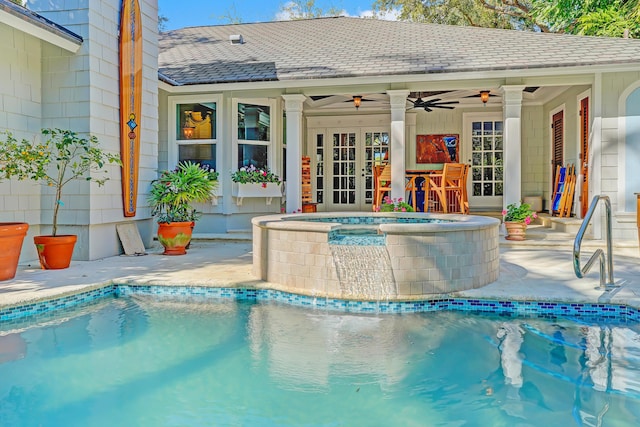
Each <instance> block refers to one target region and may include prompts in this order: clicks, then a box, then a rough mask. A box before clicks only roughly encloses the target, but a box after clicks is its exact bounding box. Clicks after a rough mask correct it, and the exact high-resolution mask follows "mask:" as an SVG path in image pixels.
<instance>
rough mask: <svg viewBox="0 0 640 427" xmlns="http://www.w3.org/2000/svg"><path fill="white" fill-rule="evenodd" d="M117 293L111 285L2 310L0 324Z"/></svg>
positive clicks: (0, 310) (114, 286)
mask: <svg viewBox="0 0 640 427" xmlns="http://www.w3.org/2000/svg"><path fill="white" fill-rule="evenodd" d="M115 291H116V285H109V286H105V287H102V288H97V289H93V290H91V291H86V292H80V293H77V294H73V295H67V296H64V297H60V298H55V299H51V300H47V301H38V302H34V303H31V304H26V305H21V306H16V307H9V308H5V309H0V322H3V321H6V320H15V319H21V318H24V317H29V316H35V315H37V314H42V313H48V312H51V311H55V310H60V309H64V308H71V307H74V306H76V305H80V304H84V303H87V302H91V301H95V300H97V299H99V298H104V297H106V296H110V295H113V294H114V293H115Z"/></svg>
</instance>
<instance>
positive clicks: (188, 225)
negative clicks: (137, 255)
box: [148, 161, 218, 255]
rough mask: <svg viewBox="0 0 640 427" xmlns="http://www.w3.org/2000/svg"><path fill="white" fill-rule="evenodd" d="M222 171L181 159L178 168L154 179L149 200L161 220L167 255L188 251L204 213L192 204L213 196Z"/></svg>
mask: <svg viewBox="0 0 640 427" xmlns="http://www.w3.org/2000/svg"><path fill="white" fill-rule="evenodd" d="M217 185H218V173H217V172H216V171H215V170H213V169H211V168H210V167H209V166H208V165H200V164H198V163H194V162H189V161H187V162H181V163H179V164H178V166H177V167H176V168H175V169H174V170H170V171H169V170H167V171H163V172H162V173H161V174H160V177H159V178H158V179H156V180H155V181H153V182H152V183H151V191H150V193H149V198H148V201H149V204H150V205H151V214H152V215H154V216H155V217H156V219H157V221H158V240H159V241H160V243H161V244H162V246H163V247H164V252H163V254H164V255H184V254H185V253H186V247H187V245H188V244H189V242H190V241H191V235H192V230H193V226H194V225H195V221H196V220H197V219H198V218H199V216H200V213H199V212H197V211H196V209H195V208H194V207H193V206H192V203H194V202H204V201H206V200H208V199H209V198H210V197H211V196H213V195H214V194H213V192H214V191H215V189H216V188H217Z"/></svg>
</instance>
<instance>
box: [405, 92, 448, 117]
mask: <svg viewBox="0 0 640 427" xmlns="http://www.w3.org/2000/svg"><path fill="white" fill-rule="evenodd" d="M408 101H409V102H410V103H412V104H413V107H412V108H424V111H426V112H429V113H430V112H432V111H433V109H434V108H443V109H446V110H453V109H454V108H455V107H452V106H451V104H458V103H459V102H458V101H443V100H442V99H441V98H435V99H427V100H423V99H422V97H421V96H420V94H418V98H416V100H415V101H412V100H411V99H409V100H408Z"/></svg>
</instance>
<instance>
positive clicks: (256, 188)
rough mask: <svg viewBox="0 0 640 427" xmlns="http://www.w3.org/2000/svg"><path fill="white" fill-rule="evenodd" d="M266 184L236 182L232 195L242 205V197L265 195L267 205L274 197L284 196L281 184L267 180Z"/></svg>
mask: <svg viewBox="0 0 640 427" xmlns="http://www.w3.org/2000/svg"><path fill="white" fill-rule="evenodd" d="M265 184H266V186H265ZM265 184H263V183H259V182H257V183H248V184H240V183H237V182H234V183H233V186H232V190H231V195H232V196H233V197H235V198H236V204H237V205H238V206H242V199H244V198H245V197H265V198H266V199H267V205H270V204H271V200H272V199H273V198H274V197H282V189H281V188H280V184H278V183H276V182H267V183H265Z"/></svg>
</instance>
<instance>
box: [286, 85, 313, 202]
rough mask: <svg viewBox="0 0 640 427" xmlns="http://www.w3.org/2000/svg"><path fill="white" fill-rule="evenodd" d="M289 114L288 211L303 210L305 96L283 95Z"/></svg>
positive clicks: (287, 129)
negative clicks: (303, 117)
mask: <svg viewBox="0 0 640 427" xmlns="http://www.w3.org/2000/svg"><path fill="white" fill-rule="evenodd" d="M282 99H284V109H285V111H286V112H287V128H286V129H285V133H286V135H287V156H286V159H285V161H286V162H287V186H286V193H285V196H286V208H285V209H286V211H287V212H296V211H298V209H302V129H303V127H302V109H303V104H304V101H305V100H306V99H307V97H306V96H304V95H282Z"/></svg>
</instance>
